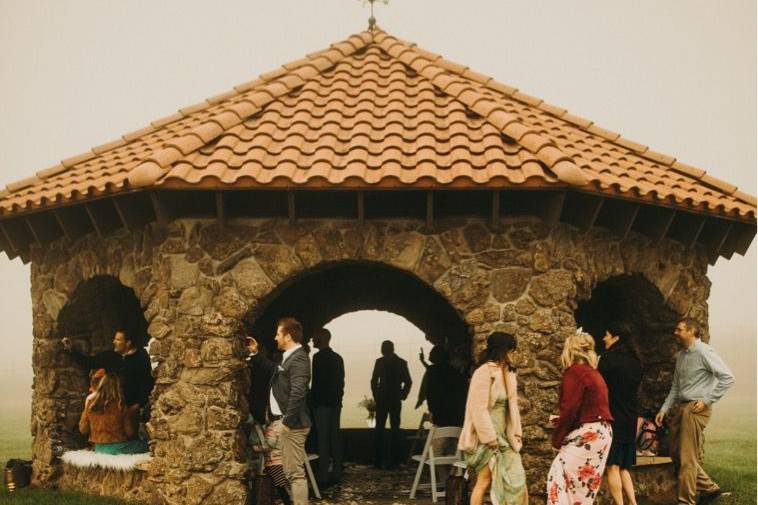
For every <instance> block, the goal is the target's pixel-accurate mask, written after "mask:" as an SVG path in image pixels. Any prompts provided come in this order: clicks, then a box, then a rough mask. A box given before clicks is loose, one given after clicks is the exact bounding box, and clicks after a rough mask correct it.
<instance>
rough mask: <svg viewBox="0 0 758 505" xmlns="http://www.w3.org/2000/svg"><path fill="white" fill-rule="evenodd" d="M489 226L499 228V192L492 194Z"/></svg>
mask: <svg viewBox="0 0 758 505" xmlns="http://www.w3.org/2000/svg"><path fill="white" fill-rule="evenodd" d="M490 224H491V225H492V227H493V228H495V229H497V228H499V227H500V191H498V190H495V191H493V192H492V204H491V208H490Z"/></svg>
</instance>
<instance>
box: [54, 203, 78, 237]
mask: <svg viewBox="0 0 758 505" xmlns="http://www.w3.org/2000/svg"><path fill="white" fill-rule="evenodd" d="M52 213H53V217H54V218H55V221H56V222H57V223H58V226H60V228H61V231H62V232H63V236H64V237H66V238H67V239H68V240H74V233H73V231H72V230H71V229H70V227H69V226H68V224H66V221H65V220H64V219H63V216H62V215H61V213H60V211H59V210H53V211H52Z"/></svg>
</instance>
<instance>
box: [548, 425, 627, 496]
mask: <svg viewBox="0 0 758 505" xmlns="http://www.w3.org/2000/svg"><path fill="white" fill-rule="evenodd" d="M612 441H613V431H612V430H611V425H610V424H609V423H607V422H605V421H601V422H596V423H585V424H582V425H581V426H579V427H578V428H577V429H575V430H574V431H572V432H571V433H569V434H568V435H567V436H566V438H565V439H564V440H563V446H562V447H561V450H560V451H559V452H558V455H557V456H556V457H555V459H554V460H553V464H552V465H551V466H550V473H548V477H547V503H548V505H589V504H591V503H592V502H593V501H595V495H597V491H598V489H599V488H600V483H601V482H602V478H603V471H604V470H605V462H606V460H607V459H608V452H609V451H610V448H611V442H612Z"/></svg>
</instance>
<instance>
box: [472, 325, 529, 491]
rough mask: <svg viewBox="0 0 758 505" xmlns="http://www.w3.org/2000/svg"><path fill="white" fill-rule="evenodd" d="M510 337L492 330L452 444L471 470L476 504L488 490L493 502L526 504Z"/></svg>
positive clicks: (512, 350)
mask: <svg viewBox="0 0 758 505" xmlns="http://www.w3.org/2000/svg"><path fill="white" fill-rule="evenodd" d="M515 351H516V338H515V337H514V336H513V335H509V334H508V333H504V332H500V331H496V332H494V333H492V334H491V335H490V336H489V337H487V348H486V349H485V350H484V352H483V353H482V355H481V357H480V359H479V367H478V368H477V369H476V370H475V371H474V375H473V376H472V377H471V385H470V386H469V390H468V399H467V400H466V414H465V419H464V421H463V429H462V430H461V436H460V439H459V440H458V448H459V449H460V450H461V451H463V453H464V460H465V462H466V465H467V466H468V467H469V470H470V471H473V472H474V473H475V474H476V484H475V485H474V489H473V490H472V491H471V501H470V503H471V505H482V504H483V503H484V497H485V494H486V493H487V491H488V490H489V494H490V501H491V502H492V503H493V504H494V503H496V504H498V505H500V504H506V505H525V504H526V503H528V495H527V488H526V473H525V471H524V466H523V465H522V463H521V455H520V454H519V453H520V452H521V447H522V439H521V414H520V413H519V408H518V385H517V379H516V372H515V368H514V366H513V354H514V352H515Z"/></svg>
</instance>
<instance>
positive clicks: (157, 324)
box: [31, 218, 710, 505]
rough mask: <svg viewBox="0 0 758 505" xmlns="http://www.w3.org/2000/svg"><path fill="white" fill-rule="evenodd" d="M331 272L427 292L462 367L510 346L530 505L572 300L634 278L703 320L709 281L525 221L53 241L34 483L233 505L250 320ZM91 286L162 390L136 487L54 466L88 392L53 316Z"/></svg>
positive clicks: (676, 260) (162, 231) (661, 374)
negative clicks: (463, 356)
mask: <svg viewBox="0 0 758 505" xmlns="http://www.w3.org/2000/svg"><path fill="white" fill-rule="evenodd" d="M342 260H360V261H366V262H376V263H381V264H384V265H388V266H391V267H394V268H397V269H400V270H403V271H406V272H409V273H411V274H413V275H415V276H416V277H418V278H419V279H421V280H423V281H424V282H425V283H427V284H428V285H429V287H430V289H433V290H435V291H436V292H438V293H439V294H441V295H442V296H444V297H445V298H446V299H447V301H449V303H450V304H451V306H452V307H453V308H454V309H455V310H456V311H457V312H458V313H459V314H460V316H461V317H462V318H463V319H464V320H465V322H466V323H467V324H468V325H469V327H470V329H471V332H472V342H473V344H472V345H473V349H471V351H472V352H473V353H476V352H478V350H480V349H481V347H482V345H483V342H484V339H485V338H486V336H487V335H488V334H489V332H491V331H492V330H494V329H497V328H502V329H505V330H508V331H511V332H513V333H514V334H515V335H516V336H517V337H518V339H519V351H518V354H519V355H518V363H519V375H520V388H521V395H520V408H521V411H522V415H523V421H524V440H525V446H524V450H523V460H524V465H525V467H526V469H527V474H528V482H529V484H530V494H531V496H532V499H533V501H534V503H539V502H540V501H541V500H543V498H542V496H541V495H543V494H544V482H545V475H546V473H547V468H548V466H549V464H550V461H551V460H552V457H553V454H554V453H553V450H552V449H551V448H550V445H549V441H548V440H549V425H548V416H549V415H550V414H551V413H552V412H554V410H555V405H556V401H557V393H558V384H559V380H560V365H559V354H560V350H561V346H562V343H563V340H564V338H565V337H566V336H568V335H569V334H571V333H573V332H575V331H576V327H577V322H576V320H575V310H576V308H577V306H578V303H579V302H580V300H584V299H588V298H589V297H590V296H591V293H592V290H593V287H595V286H596V285H597V284H598V283H600V282H602V281H604V280H606V279H610V278H612V277H615V276H620V275H626V274H639V275H641V276H642V277H644V279H646V281H647V282H649V283H650V284H651V286H654V287H655V288H657V295H658V296H660V297H661V299H662V300H665V301H666V303H667V304H668V306H670V307H671V309H673V310H674V311H675V312H676V313H678V314H680V315H685V314H686V315H688V316H690V317H694V318H695V319H697V320H698V321H700V322H701V323H703V324H704V325H705V324H706V323H707V316H708V314H707V310H708V309H707V304H706V300H707V297H708V291H709V287H710V282H709V280H708V279H707V277H706V269H707V259H706V256H705V254H704V252H703V251H702V250H701V249H700V248H699V247H695V248H691V249H686V248H685V247H684V246H682V245H681V244H679V243H677V242H673V241H669V240H663V241H661V242H660V243H658V244H653V243H651V242H650V240H649V239H647V238H645V237H643V236H641V235H637V234H631V235H629V236H628V237H627V238H626V239H624V240H619V239H618V238H615V237H614V236H613V235H612V234H611V233H609V232H607V231H603V230H592V231H590V232H587V233H580V232H578V231H576V230H575V229H573V228H571V227H569V226H566V225H562V224H557V225H548V224H546V223H544V222H541V221H539V220H536V219H527V218H524V219H510V220H506V221H504V222H503V223H501V225H500V226H499V228H498V229H492V228H490V227H489V226H488V225H487V224H486V222H485V221H483V220H477V219H470V220H466V219H455V220H439V221H437V222H436V223H435V226H434V228H433V229H426V227H425V225H424V224H423V223H421V222H418V221H409V220H399V221H385V222H377V221H369V222H366V223H365V224H363V225H362V226H361V225H359V224H358V223H357V222H355V221H348V220H344V221H343V220H307V221H299V222H297V223H296V224H288V222H287V221H286V220H260V219H256V220H253V219H250V220H239V221H235V222H234V224H233V225H232V224H228V225H227V226H226V227H223V228H222V227H220V226H219V224H218V223H217V222H216V221H212V220H191V219H182V220H178V221H175V222H173V223H171V224H170V225H167V226H166V227H164V228H160V227H157V226H156V225H150V226H148V227H146V228H144V229H142V230H139V231H134V232H126V231H122V232H120V233H119V234H116V235H114V236H112V237H109V238H105V239H100V238H96V237H85V238H83V239H80V240H79V241H77V242H74V243H70V242H64V241H59V242H57V243H54V244H53V245H52V246H49V247H46V248H45V249H44V250H42V249H36V250H34V252H33V258H32V299H33V311H34V354H33V367H34V373H35V379H34V393H33V406H32V412H33V414H32V424H31V426H32V434H33V436H34V445H33V454H34V455H33V458H34V464H33V466H34V478H35V480H36V482H37V483H39V484H42V485H48V486H54V485H61V486H62V487H69V488H78V489H81V490H84V491H89V492H92V491H95V492H100V493H103V494H112V495H116V496H121V497H124V498H130V499H137V500H142V501H145V502H149V503H167V504H179V503H181V504H190V505H191V504H195V503H207V504H240V505H241V504H244V503H245V499H246V493H247V487H246V484H245V475H246V468H247V450H248V448H247V442H246V438H245V435H244V431H243V420H244V419H246V417H247V414H248V406H247V400H246V394H247V393H246V392H247V388H248V384H249V376H248V373H247V370H246V367H245V362H244V349H243V346H242V339H241V338H240V337H241V336H242V334H243V333H242V332H243V317H245V316H249V315H250V314H256V313H258V312H260V311H261V310H262V308H263V307H262V304H263V301H262V300H264V299H265V298H266V296H267V295H269V294H270V293H271V292H272V291H273V290H274V289H275V288H276V287H277V286H279V285H281V283H283V282H284V281H287V280H291V279H293V278H296V276H298V275H299V274H301V273H303V272H305V271H307V270H308V269H311V268H313V267H316V266H318V265H320V264H323V263H324V262H335V261H336V262H338V261H342ZM98 275H107V276H112V277H113V278H114V279H116V280H118V281H119V282H120V283H121V284H123V285H124V286H126V287H128V288H131V289H133V290H134V293H135V294H136V296H137V298H138V299H139V304H140V305H141V307H142V309H143V310H144V318H145V319H146V321H147V323H149V327H148V332H149V335H150V336H151V337H152V340H151V342H150V345H149V351H150V355H151V357H152V359H153V360H154V362H155V363H156V367H155V369H154V374H155V378H156V381H157V382H156V387H155V390H154V391H153V394H152V399H151V404H152V412H151V418H150V421H149V423H148V425H147V428H148V433H149V436H150V445H151V451H152V454H153V456H154V457H153V459H152V462H151V463H150V464H149V465H148V466H147V467H146V468H145V469H143V471H141V472H140V473H139V475H138V476H137V477H135V475H129V476H126V477H123V478H122V479H121V480H119V478H118V477H114V476H107V477H102V478H101V480H100V484H98V485H93V475H95V472H90V473H88V472H78V473H77V472H74V471H73V470H71V469H68V470H67V469H64V468H62V465H61V463H60V461H59V460H58V458H57V456H58V455H59V453H60V449H61V447H62V446H66V445H67V444H71V441H70V440H71V437H70V436H69V434H71V433H73V432H75V430H76V421H77V419H78V416H79V414H80V412H81V409H82V403H83V392H84V391H85V389H86V376H85V374H84V372H83V371H82V370H80V369H78V368H76V367H75V366H74V364H73V363H72V362H70V361H68V358H66V357H65V356H63V355H62V354H61V353H60V348H59V345H58V338H59V335H58V333H57V324H58V318H59V314H60V312H61V310H62V308H64V307H65V306H67V305H69V304H72V303H78V301H77V300H72V299H71V297H72V293H74V291H75V290H76V288H77V286H80V285H81V284H82V283H83V282H85V281H87V280H88V279H91V278H93V276H98ZM640 296H643V294H641V295H640ZM408 303H413V300H409V301H408ZM419 310H423V307H422V308H420V309H419ZM93 327H94V326H93ZM706 327H707V326H706ZM665 337H666V336H665V335H663V336H661V337H660V339H661V343H660V347H659V348H658V349H656V350H655V352H651V353H649V355H651V356H658V361H657V364H655V363H653V365H652V366H651V367H650V370H652V371H653V373H652V375H651V373H648V375H647V377H646V385H645V392H646V401H647V402H649V403H650V404H655V403H657V402H660V401H661V399H662V396H663V395H664V394H665V391H666V390H667V388H668V384H669V379H670V373H671V356H672V353H673V350H674V349H673V348H672V346H671V342H670V341H664V340H665ZM109 342H110V336H109V335H106V336H103V335H100V336H97V335H92V336H84V335H83V336H79V337H78V338H77V339H76V343H77V345H79V346H80V347H81V348H83V349H85V350H92V351H94V350H97V349H102V348H107V347H108V345H109ZM348 373H349V370H348ZM668 479H669V480H670V477H668ZM652 480H653V481H654V480H655V479H652ZM658 481H659V482H658V483H659V484H660V485H663V484H661V483H662V482H663V480H662V479H661V478H660V477H659V478H658ZM109 482H110V483H109ZM125 482H126V484H125ZM649 491H650V492H654V490H653V489H650V490H649Z"/></svg>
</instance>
